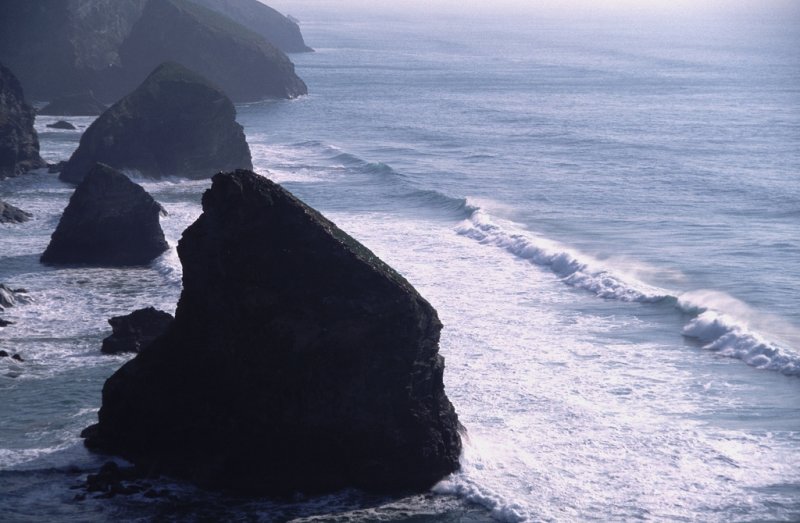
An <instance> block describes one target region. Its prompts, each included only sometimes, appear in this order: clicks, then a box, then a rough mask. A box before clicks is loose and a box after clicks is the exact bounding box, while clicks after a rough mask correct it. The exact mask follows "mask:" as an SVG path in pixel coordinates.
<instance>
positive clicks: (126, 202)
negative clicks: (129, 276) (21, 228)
mask: <svg viewBox="0 0 800 523" xmlns="http://www.w3.org/2000/svg"><path fill="white" fill-rule="evenodd" d="M162 212H163V209H162V207H161V205H159V204H158V203H157V202H156V201H155V200H154V199H153V197H152V196H150V195H149V194H148V193H147V192H146V191H145V190H144V189H143V188H142V187H141V186H140V185H137V184H135V183H133V182H132V181H130V180H129V179H128V177H127V176H125V175H124V174H122V173H120V172H118V171H115V170H114V169H112V168H111V167H109V166H107V165H103V164H97V165H95V167H94V168H93V169H91V170H90V171H89V174H88V175H87V176H86V178H85V179H84V180H83V182H81V184H80V185H79V186H78V188H77V189H75V192H74V193H73V194H72V197H71V198H70V200H69V204H68V205H67V208H66V209H65V210H64V214H63V215H62V216H61V221H59V223H58V227H57V228H56V230H55V232H54V233H53V237H52V239H51V240H50V245H48V246H47V249H46V250H45V252H44V254H42V257H41V261H42V263H45V264H50V265H62V264H70V265H71V264H85V265H99V266H127V265H145V264H147V263H149V262H150V261H152V260H153V259H155V258H156V257H158V256H159V255H160V254H161V253H163V252H164V251H165V250H167V248H168V247H169V246H168V245H167V242H166V240H165V239H164V232H163V231H162V230H161V224H160V223H159V216H160V215H161V213H162Z"/></svg>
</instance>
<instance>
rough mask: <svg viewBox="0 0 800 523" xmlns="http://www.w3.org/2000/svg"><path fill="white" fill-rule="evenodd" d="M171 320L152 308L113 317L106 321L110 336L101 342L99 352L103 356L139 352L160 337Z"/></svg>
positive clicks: (168, 315) (170, 315) (168, 316)
mask: <svg viewBox="0 0 800 523" xmlns="http://www.w3.org/2000/svg"><path fill="white" fill-rule="evenodd" d="M172 320H173V317H172V314H169V313H167V312H164V311H160V310H156V309H154V308H153V307H147V308H146V309H139V310H137V311H133V312H132V313H130V314H126V315H125V316H114V317H113V318H111V319H109V320H108V323H109V324H110V325H111V329H112V334H111V336H109V337H107V338H106V339H104V340H103V347H102V348H101V349H100V350H101V351H102V352H103V353H104V354H119V353H121V352H139V350H140V349H142V348H143V347H146V346H147V345H149V344H150V343H151V342H152V341H153V340H154V339H156V338H157V337H158V336H160V335H162V334H163V333H164V331H166V330H167V327H169V324H170V323H172Z"/></svg>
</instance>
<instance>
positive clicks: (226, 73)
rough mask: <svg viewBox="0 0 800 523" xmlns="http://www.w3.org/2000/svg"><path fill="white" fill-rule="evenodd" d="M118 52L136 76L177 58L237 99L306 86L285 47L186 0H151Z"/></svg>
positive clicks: (292, 92)
mask: <svg viewBox="0 0 800 523" xmlns="http://www.w3.org/2000/svg"><path fill="white" fill-rule="evenodd" d="M119 52H120V56H121V58H122V61H123V64H124V67H125V69H126V70H127V71H128V73H129V74H132V75H134V77H136V78H141V77H143V76H144V75H145V74H147V72H149V71H150V70H152V69H153V67H155V66H156V65H158V64H159V63H161V62H164V61H168V60H169V61H175V62H178V63H180V64H183V65H184V66H186V67H188V68H189V69H191V70H193V71H197V72H198V73H199V74H201V75H203V76H204V77H206V78H208V79H209V80H210V81H211V82H213V83H214V84H215V85H218V86H219V87H220V88H222V90H223V91H224V92H225V93H226V94H227V95H228V96H230V97H231V99H233V100H234V101H237V102H241V101H254V100H261V99H263V98H266V97H277V98H294V97H296V96H300V95H302V94H306V93H307V91H308V90H307V88H306V85H305V83H303V81H302V80H301V79H300V78H299V77H298V76H297V75H296V74H295V72H294V64H292V62H291V61H290V60H289V59H288V58H287V57H286V55H285V54H284V53H283V52H281V51H280V50H279V49H276V48H275V47H273V46H272V45H270V44H269V43H267V42H266V40H264V38H262V37H261V36H260V35H258V34H256V33H253V32H252V31H250V30H249V29H246V28H245V27H243V26H241V25H239V24H237V23H236V22H233V21H232V20H230V19H229V18H227V17H225V16H222V15H220V14H218V13H216V12H214V11H211V10H210V9H206V8H205V7H203V6H200V5H197V4H194V3H192V2H190V1H188V0H150V1H149V2H148V3H147V5H146V6H145V8H144V11H143V12H142V16H141V18H139V20H138V21H137V22H136V24H135V25H134V27H133V29H132V30H131V34H130V36H129V37H128V38H127V39H126V40H125V42H124V43H123V44H122V46H121V47H120V51H119Z"/></svg>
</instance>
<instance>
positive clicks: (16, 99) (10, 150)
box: [0, 17, 47, 180]
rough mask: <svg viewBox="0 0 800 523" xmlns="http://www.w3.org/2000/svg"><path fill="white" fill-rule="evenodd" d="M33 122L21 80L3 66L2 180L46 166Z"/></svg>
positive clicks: (0, 70) (0, 68)
mask: <svg viewBox="0 0 800 523" xmlns="http://www.w3.org/2000/svg"><path fill="white" fill-rule="evenodd" d="M0 18H2V17H0ZM34 119H35V115H34V112H33V108H32V107H31V106H30V105H28V104H27V103H25V96H24V94H23V92H22V86H21V85H20V83H19V81H18V80H17V78H16V77H15V76H14V74H13V73H12V72H11V71H10V70H9V69H8V68H7V67H5V66H4V65H3V64H0V180H2V179H3V178H8V177H10V176H16V175H18V174H22V173H24V172H25V171H28V170H29V169H36V168H39V167H44V166H45V165H47V164H46V163H45V162H44V160H42V158H41V157H40V156H39V137H38V136H37V135H36V130H35V129H34V128H33V121H34Z"/></svg>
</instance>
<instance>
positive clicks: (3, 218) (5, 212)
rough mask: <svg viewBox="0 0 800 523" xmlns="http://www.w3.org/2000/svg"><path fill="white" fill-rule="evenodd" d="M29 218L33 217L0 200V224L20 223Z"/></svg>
mask: <svg viewBox="0 0 800 523" xmlns="http://www.w3.org/2000/svg"><path fill="white" fill-rule="evenodd" d="M31 217H33V215H32V214H31V213H29V212H27V211H23V210H22V209H20V208H19V207H14V206H13V205H11V204H10V203H6V202H4V201H3V200H0V223H22V222H27V221H28V220H30V219H31Z"/></svg>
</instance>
